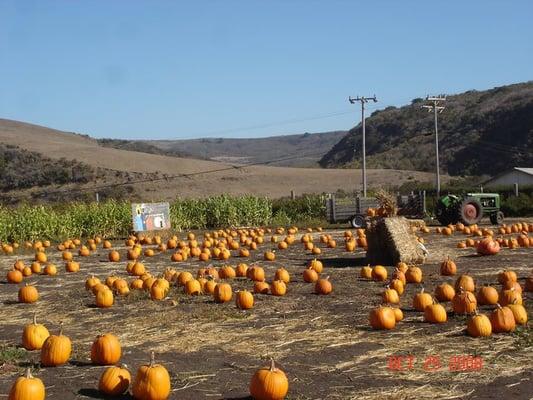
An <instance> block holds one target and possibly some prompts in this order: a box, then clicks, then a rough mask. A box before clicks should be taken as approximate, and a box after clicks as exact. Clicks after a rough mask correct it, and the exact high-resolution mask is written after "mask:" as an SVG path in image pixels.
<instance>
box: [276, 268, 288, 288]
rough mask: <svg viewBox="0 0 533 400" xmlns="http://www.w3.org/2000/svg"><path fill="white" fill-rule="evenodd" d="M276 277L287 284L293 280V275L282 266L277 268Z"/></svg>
mask: <svg viewBox="0 0 533 400" xmlns="http://www.w3.org/2000/svg"><path fill="white" fill-rule="evenodd" d="M274 279H275V280H277V281H283V282H285V283H286V284H287V283H289V282H290V281H291V276H290V274H289V272H288V271H287V270H286V269H285V268H283V267H281V268H278V269H277V270H276V274H275V276H274Z"/></svg>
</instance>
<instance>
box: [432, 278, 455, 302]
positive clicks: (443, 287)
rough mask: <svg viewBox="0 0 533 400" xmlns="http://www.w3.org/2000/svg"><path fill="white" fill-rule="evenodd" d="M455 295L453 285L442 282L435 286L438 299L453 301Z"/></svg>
mask: <svg viewBox="0 0 533 400" xmlns="http://www.w3.org/2000/svg"><path fill="white" fill-rule="evenodd" d="M454 296H455V289H454V288H453V286H452V285H449V284H447V283H442V284H440V285H438V286H437V287H436V288H435V298H436V299H437V300H438V301H441V302H444V301H451V300H452V299H453V298H454Z"/></svg>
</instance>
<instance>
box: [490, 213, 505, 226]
mask: <svg viewBox="0 0 533 400" xmlns="http://www.w3.org/2000/svg"><path fill="white" fill-rule="evenodd" d="M503 218H504V215H503V213H502V212H501V211H498V212H496V213H494V214H491V215H490V222H491V223H492V225H501V224H503Z"/></svg>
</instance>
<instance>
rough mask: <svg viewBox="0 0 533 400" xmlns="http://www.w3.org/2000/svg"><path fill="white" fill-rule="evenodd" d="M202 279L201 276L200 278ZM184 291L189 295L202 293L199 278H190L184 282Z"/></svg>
mask: <svg viewBox="0 0 533 400" xmlns="http://www.w3.org/2000/svg"><path fill="white" fill-rule="evenodd" d="M201 279H202V278H201ZM185 293H187V294H188V295H189V296H198V295H199V294H201V293H202V285H201V283H200V281H199V280H196V279H191V280H190V281H187V283H186V284H185Z"/></svg>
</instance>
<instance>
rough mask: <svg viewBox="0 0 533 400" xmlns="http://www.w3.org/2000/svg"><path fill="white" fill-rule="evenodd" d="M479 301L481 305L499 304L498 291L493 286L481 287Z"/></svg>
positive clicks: (478, 295) (478, 293) (478, 294)
mask: <svg viewBox="0 0 533 400" xmlns="http://www.w3.org/2000/svg"><path fill="white" fill-rule="evenodd" d="M477 301H478V302H479V304H481V305H494V304H496V303H497V302H498V291H497V290H496V289H495V288H493V287H492V286H488V285H484V286H481V287H480V288H479V290H478V292H477Z"/></svg>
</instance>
